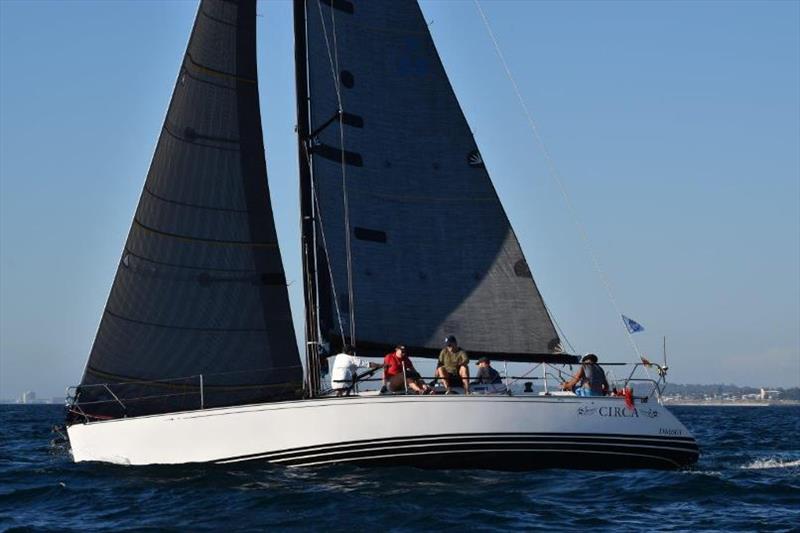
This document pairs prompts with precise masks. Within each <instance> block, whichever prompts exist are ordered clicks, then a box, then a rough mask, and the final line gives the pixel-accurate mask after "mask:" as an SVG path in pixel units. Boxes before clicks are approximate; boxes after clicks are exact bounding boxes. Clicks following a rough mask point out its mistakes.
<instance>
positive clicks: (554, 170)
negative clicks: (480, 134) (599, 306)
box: [473, 0, 649, 376]
mask: <svg viewBox="0 0 800 533" xmlns="http://www.w3.org/2000/svg"><path fill="white" fill-rule="evenodd" d="M473 2H474V3H475V7H476V8H477V10H478V14H480V16H481V19H482V20H483V25H484V26H485V27H486V32H487V33H488V34H489V38H490V39H491V40H492V44H493V45H494V50H495V52H496V53H497V57H498V58H499V59H500V63H501V64H502V66H503V69H504V70H505V72H506V76H508V80H509V81H510V82H511V86H512V87H513V88H514V93H515V94H516V95H517V100H518V101H519V105H520V106H521V107H522V111H523V113H524V114H525V117H526V118H527V120H528V126H529V127H530V130H531V132H532V133H533V136H534V138H535V139H536V143H537V144H538V145H539V149H540V150H541V151H542V154H543V155H544V158H545V161H546V162H547V168H548V171H549V173H550V177H551V178H553V181H555V182H556V185H557V186H558V189H559V191H560V192H561V197H562V198H563V199H564V203H565V204H566V206H567V210H568V211H569V213H570V215H571V216H572V221H573V223H574V224H575V226H576V227H577V228H578V233H580V236H581V238H582V240H583V243H584V245H585V246H586V250H587V252H588V254H589V256H590V257H591V259H592V264H593V265H594V268H595V271H596V272H597V274H598V275H599V276H600V280H601V281H602V282H603V286H604V287H605V289H606V293H607V294H608V298H609V300H611V304H612V305H613V306H614V309H615V310H616V312H617V316H619V317H622V312H621V311H620V308H619V305H617V300H616V298H614V292H613V291H612V290H611V282H610V281H609V280H608V277H607V276H606V274H605V272H604V271H603V269H602V268H601V267H600V261H599V260H598V259H597V255H596V254H595V252H594V249H593V248H592V243H591V241H590V239H589V234H588V233H587V231H586V229H585V228H584V226H583V224H581V222H580V220H579V219H578V216H577V214H576V211H575V208H574V207H573V205H572V201H571V200H570V197H569V194H568V193H567V188H566V186H565V185H564V181H563V179H562V178H561V174H560V172H559V171H558V167H556V165H555V162H554V161H553V158H552V157H551V156H550V151H549V150H548V149H547V145H545V143H544V140H543V139H542V136H541V135H540V134H539V128H538V127H537V126H536V122H535V121H534V120H533V116H532V115H531V112H530V110H529V109H528V105H527V104H526V103H525V99H524V98H523V97H522V93H521V92H520V90H519V86H518V85H517V82H516V80H515V79H514V76H513V75H512V74H511V69H510V68H509V67H508V63H506V59H505V56H504V55H503V52H502V51H501V50H500V44H499V43H498V42H497V39H496V38H495V36H494V31H492V27H491V25H490V24H489V19H487V18H486V14H485V13H484V12H483V8H482V7H481V4H480V2H479V0H473ZM623 327H624V329H625V334H626V336H627V337H628V340H629V341H630V343H631V346H632V347H633V350H634V352H635V353H636V355H637V356H638V357H639V359H641V358H642V354H641V352H640V351H639V346H638V345H637V344H636V340H635V339H634V338H633V335H631V332H630V331H629V330H628V327H627V325H625V324H624V323H623ZM646 369H647V367H645V370H646ZM648 376H649V372H648Z"/></svg>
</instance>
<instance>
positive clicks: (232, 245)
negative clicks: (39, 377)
mask: <svg viewBox="0 0 800 533" xmlns="http://www.w3.org/2000/svg"><path fill="white" fill-rule="evenodd" d="M201 375H202V378H201ZM301 382H302V367H301V365H300V360H299V354H298V352H297V344H296V340H295V335H294V329H293V327H292V321H291V314H290V310H289V300H288V294H287V289H286V279H285V275H284V270H283V265H282V262H281V255H280V251H279V249H278V242H277V237H276V232H275V225H274V221H273V216H272V208H271V206H270V199H269V190H268V186H267V176H266V164H265V160H264V145H263V137H262V131H261V118H260V111H259V101H258V83H257V73H256V2H255V0H238V1H237V2H233V1H229V0H203V1H202V2H201V4H200V7H199V11H198V14H197V18H196V20H195V24H194V28H193V30H192V34H191V37H190V40H189V45H188V48H187V51H186V55H185V56H184V58H183V63H182V65H181V68H180V72H179V74H178V79H177V81H176V84H175V89H174V92H173V95H172V101H171V102H170V105H169V110H168V112H167V117H166V120H165V122H164V126H163V129H162V130H161V134H160V137H159V140H158V145H157V146H156V150H155V155H154V156H153V161H152V164H151V166H150V171H149V173H148V175H147V180H146V182H145V185H144V190H143V192H142V195H141V198H140V200H139V206H138V208H137V210H136V215H135V217H134V220H133V224H132V226H131V229H130V233H129V234H128V239H127V242H126V244H125V249H124V251H123V253H122V256H121V258H120V263H119V267H118V269H117V274H116V277H115V279H114V284H113V287H112V289H111V294H110V296H109V298H108V303H107V305H106V308H105V311H104V313H103V317H102V321H101V323H100V329H99V331H98V333H97V337H96V339H95V342H94V346H93V347H92V352H91V356H90V358H89V362H88V364H87V366H86V370H85V373H84V376H83V379H82V381H81V386H80V388H79V402H80V404H79V405H80V406H81V408H82V409H84V410H85V411H86V412H87V414H90V415H93V416H99V417H104V416H120V415H128V416H132V415H142V414H151V413H159V412H172V411H178V410H183V409H196V408H198V407H200V406H201V405H202V406H204V407H218V406H226V405H238V404H244V403H252V402H262V401H270V400H280V399H286V398H290V397H295V396H296V394H297V391H298V389H299V388H300V387H301ZM106 383H108V384H110V385H109V388H108V389H106V387H105V386H98V385H97V384H106ZM201 385H202V386H201ZM117 400H119V401H117ZM93 402H98V403H93Z"/></svg>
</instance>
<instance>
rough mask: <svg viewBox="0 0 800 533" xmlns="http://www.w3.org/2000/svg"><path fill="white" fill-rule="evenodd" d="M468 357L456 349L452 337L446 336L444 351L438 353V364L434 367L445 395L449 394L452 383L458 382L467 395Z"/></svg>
mask: <svg viewBox="0 0 800 533" xmlns="http://www.w3.org/2000/svg"><path fill="white" fill-rule="evenodd" d="M468 365H469V357H468V356H467V352H465V351H464V350H462V349H461V348H459V347H458V341H456V338H455V337H454V336H453V335H448V336H447V338H446V339H445V340H444V349H443V350H442V351H441V352H439V362H438V364H437V365H436V377H438V378H439V379H440V380H441V381H442V382H443V383H444V387H445V394H450V393H451V392H452V391H451V390H450V387H451V386H452V384H453V383H455V384H456V385H458V384H459V382H460V383H461V384H462V385H463V386H464V393H465V394H469V366H468Z"/></svg>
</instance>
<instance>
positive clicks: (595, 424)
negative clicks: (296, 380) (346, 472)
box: [67, 396, 699, 470]
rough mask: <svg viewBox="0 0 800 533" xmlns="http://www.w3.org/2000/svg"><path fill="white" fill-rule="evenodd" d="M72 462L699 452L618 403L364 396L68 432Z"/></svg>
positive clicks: (461, 459) (625, 460)
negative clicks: (73, 460)
mask: <svg viewBox="0 0 800 533" xmlns="http://www.w3.org/2000/svg"><path fill="white" fill-rule="evenodd" d="M67 431H68V434H69V438H70V444H71V447H72V454H73V458H74V459H75V461H77V462H82V461H102V462H110V463H119V464H130V465H148V464H182V463H203V462H211V463H234V462H244V461H267V462H270V463H274V464H278V465H285V466H289V467H299V466H321V465H328V464H334V463H347V464H358V465H365V466H395V465H403V466H414V467H420V468H437V469H440V468H479V469H496V470H533V469H541V468H573V469H598V470H607V469H608V470H610V469H620V468H658V469H672V468H680V467H683V466H687V465H691V464H692V463H694V462H696V461H697V458H698V455H699V452H698V448H697V444H696V443H695V440H694V438H693V437H692V436H691V435H690V434H689V432H688V430H687V429H686V428H685V427H684V426H683V425H682V424H681V423H680V422H679V421H678V420H677V419H676V418H675V417H674V416H673V415H672V413H670V412H669V411H668V410H667V409H666V408H665V407H663V406H661V405H659V404H657V403H655V402H653V403H652V404H651V403H645V404H639V403H637V405H636V407H635V409H633V410H631V409H627V408H626V407H625V404H624V402H623V401H622V400H621V399H619V398H578V397H536V396H530V397H509V396H460V397H459V396H434V397H430V396H426V397H418V396H377V397H376V396H371V397H350V398H329V399H314V400H303V401H292V402H283V403H275V404H262V405H250V406H242V407H228V408H219V409H206V410H201V411H189V412H183V413H172V414H166V415H154V416H145V417H138V418H128V419H116V420H107V421H100V422H91V423H86V424H73V425H71V426H70V427H69V428H68V430H67Z"/></svg>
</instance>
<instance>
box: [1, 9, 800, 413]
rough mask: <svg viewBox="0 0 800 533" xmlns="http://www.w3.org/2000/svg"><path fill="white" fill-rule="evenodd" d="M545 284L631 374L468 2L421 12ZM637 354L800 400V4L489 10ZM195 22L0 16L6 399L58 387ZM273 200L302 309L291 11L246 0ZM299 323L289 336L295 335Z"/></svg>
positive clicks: (554, 300) (687, 374)
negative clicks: (254, 16) (791, 392)
mask: <svg viewBox="0 0 800 533" xmlns="http://www.w3.org/2000/svg"><path fill="white" fill-rule="evenodd" d="M421 5H422V8H423V11H424V12H425V15H426V17H427V18H428V20H429V21H430V22H431V26H430V27H431V31H432V33H433V37H434V40H435V41H436V44H437V47H438V49H439V52H440V54H441V56H442V60H443V62H444V64H445V68H446V69H447V71H448V74H449V75H450V78H451V81H452V83H453V86H454V88H455V90H456V93H457V95H458V97H459V100H460V102H461V105H462V107H463V108H464V111H465V114H466V116H467V118H468V120H469V121H470V125H471V127H472V129H473V131H474V132H475V135H476V139H477V141H478V144H479V146H480V147H481V152H482V154H483V156H484V159H485V160H486V163H487V167H488V168H489V171H490V174H491V175H492V179H493V181H494V183H495V186H496V187H497V190H498V193H499V195H500V197H501V199H502V200H503V202H504V205H505V207H506V209H507V212H508V214H509V217H510V218H511V221H512V224H513V225H514V228H515V230H516V232H517V234H518V236H519V238H520V241H521V243H522V246H523V248H524V250H525V252H526V255H527V258H528V261H529V263H530V264H531V266H532V270H533V272H534V275H535V277H536V280H537V282H538V284H539V287H540V289H541V291H542V293H543V296H544V297H545V300H546V301H547V303H548V305H549V306H550V308H551V310H552V311H553V313H554V315H555V317H556V319H557V320H558V322H559V324H560V325H561V326H562V328H563V329H564V330H565V332H566V334H567V338H568V339H569V340H570V341H571V342H572V344H573V345H575V347H576V349H577V350H579V351H588V350H592V351H596V352H597V353H598V354H600V355H601V357H603V358H605V359H606V360H611V359H613V360H631V359H632V354H631V348H630V346H629V345H628V343H627V340H626V339H625V335H624V333H623V330H622V326H621V322H620V320H619V317H618V316H617V315H616V313H615V312H614V308H613V306H612V305H611V303H610V302H609V299H608V297H607V296H606V295H605V292H604V289H603V286H602V284H601V281H600V278H599V277H598V275H597V273H596V272H595V271H594V269H593V267H592V264H591V261H590V258H589V256H588V255H587V252H586V247H585V245H584V244H583V243H582V241H581V239H580V237H579V234H578V232H577V230H576V228H575V225H574V223H573V220H572V217H571V215H570V214H569V213H568V212H567V210H566V208H565V205H564V202H563V201H562V199H561V197H560V195H559V192H558V189H557V188H556V186H555V184H554V182H553V180H552V179H551V178H550V177H549V175H548V172H547V167H546V164H545V161H544V159H543V156H542V154H541V152H540V151H539V150H538V149H537V147H536V145H535V143H534V140H533V138H532V136H531V134H530V131H529V130H528V127H527V123H526V121H525V119H524V116H523V115H522V111H521V109H520V108H519V105H518V104H517V102H516V101H515V97H514V93H513V90H512V88H511V86H510V84H509V82H508V80H507V79H506V77H505V74H504V72H503V70H502V67H501V65H500V64H499V62H498V60H497V58H496V56H495V55H494V50H493V48H492V46H491V42H490V41H489V39H488V37H487V34H486V32H485V29H484V28H483V26H482V23H481V21H480V18H479V16H478V14H477V12H476V10H475V8H474V5H473V4H472V3H471V2H466V1H431V0H427V1H423V2H421ZM484 10H485V12H486V14H487V16H488V17H489V19H490V20H491V22H492V24H493V27H494V30H495V33H496V35H497V38H498V40H499V42H500V45H501V47H502V48H503V50H504V52H505V55H506V58H507V60H508V63H509V66H510V67H511V69H512V71H513V72H514V74H515V76H516V78H517V82H518V84H519V86H520V89H521V92H522V94H523V95H524V97H525V99H526V100H527V102H528V105H529V106H530V108H531V110H532V112H533V114H534V117H535V118H536V120H537V122H538V125H539V127H540V129H541V132H542V134H543V136H544V139H545V142H546V143H547V145H548V147H549V149H550V151H551V154H552V156H553V158H554V160H555V162H556V164H557V165H558V167H559V169H560V171H561V173H562V175H563V176H564V180H565V183H566V186H567V188H568V189H569V192H570V196H571V199H572V202H573V204H574V205H575V207H576V211H577V215H578V218H579V219H580V221H581V223H582V224H583V225H584V226H585V227H586V228H587V230H588V233H589V235H590V237H591V242H592V245H593V248H594V250H595V252H596V254H597V256H598V258H599V261H600V263H601V265H602V268H603V270H604V271H605V272H606V274H607V276H608V278H609V280H610V282H611V285H612V287H613V291H614V295H615V297H616V299H617V301H618V304H619V306H620V308H621V309H622V311H623V312H624V313H626V314H627V315H629V316H631V317H633V318H635V319H637V320H638V321H640V322H641V323H642V324H644V325H645V327H646V328H647V331H646V332H644V333H641V334H638V335H637V336H636V339H637V341H638V342H639V344H640V346H641V348H642V350H643V351H644V352H645V353H646V354H648V355H650V356H651V357H652V358H654V359H659V358H660V351H661V348H660V346H661V337H662V335H666V336H667V337H668V342H669V348H670V366H671V379H672V380H673V381H676V382H682V383H717V382H726V383H738V384H750V385H771V386H798V385H800V3H798V2H790V1H786V2H779V1H775V2H743V1H736V2H724V1H713V2H599V1H597V2H578V1H572V2H504V1H499V0H486V1H485V2H484ZM195 11H196V3H195V2H193V1H172V2H155V1H152V2H132V1H131V2H125V1H117V2H78V1H70V2H46V1H38V2H22V1H13V0H4V1H2V2H0V179H1V180H2V181H1V183H0V291H1V292H0V397H4V398H9V397H15V396H16V395H18V394H19V393H21V392H22V391H23V390H27V389H33V390H36V391H37V392H38V393H39V394H40V395H42V396H55V395H62V394H63V389H64V387H65V386H66V385H68V384H74V383H76V382H77V381H78V380H79V378H80V374H81V372H82V370H83V366H84V364H85V360H86V357H87V354H88V352H89V349H90V347H91V343H92V340H93V338H94V334H95V331H96V329H97V325H98V323H99V319H100V316H101V311H102V308H103V306H104V304H105V300H106V297H107V296H108V291H109V288H110V285H111V281H112V279H113V276H114V272H115V269H116V265H117V261H118V258H119V254H120V251H121V249H122V245H123V243H124V240H125V236H126V234H127V231H128V228H129V225H130V221H131V218H132V215H133V211H134V209H135V206H136V202H137V200H138V196H139V193H140V191H141V187H142V184H143V181H144V177H145V175H146V172H147V168H148V166H149V164H150V158H151V156H152V153H153V149H154V146H155V142H156V139H157V135H158V132H159V129H160V127H161V122H162V121H163V117H164V113H165V110H166V107H167V104H168V101H169V96H170V92H171V89H172V85H173V82H174V79H175V76H176V73H177V70H178V65H179V63H180V60H181V56H182V54H183V51H184V49H185V46H186V41H187V38H188V35H189V31H190V28H191V24H192V20H193V17H194V14H195ZM259 13H260V15H261V16H260V17H259V20H258V28H259V32H260V34H259V39H260V41H259V69H260V72H259V73H260V79H261V101H262V114H263V122H264V129H265V131H264V134H265V142H266V147H267V165H268V169H269V179H270V188H271V191H272V196H273V200H274V206H275V212H276V217H277V225H278V231H279V234H280V238H281V249H282V252H283V256H284V264H285V267H286V270H287V277H288V278H289V279H290V280H295V281H296V283H294V284H292V286H291V287H290V291H291V298H292V305H293V311H294V314H295V318H296V322H297V325H298V326H299V324H300V321H299V319H300V317H301V313H302V309H301V305H302V299H301V290H302V289H301V285H300V283H299V279H300V275H299V268H300V267H299V244H298V238H299V235H298V222H297V212H296V206H297V205H298V199H297V161H296V145H295V137H294V132H293V127H294V123H295V117H294V80H293V65H292V61H293V57H292V46H293V37H292V34H291V3H290V2H288V1H285V0H284V1H268V2H265V1H262V2H260V3H259ZM299 331H300V328H299V327H298V332H299Z"/></svg>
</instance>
